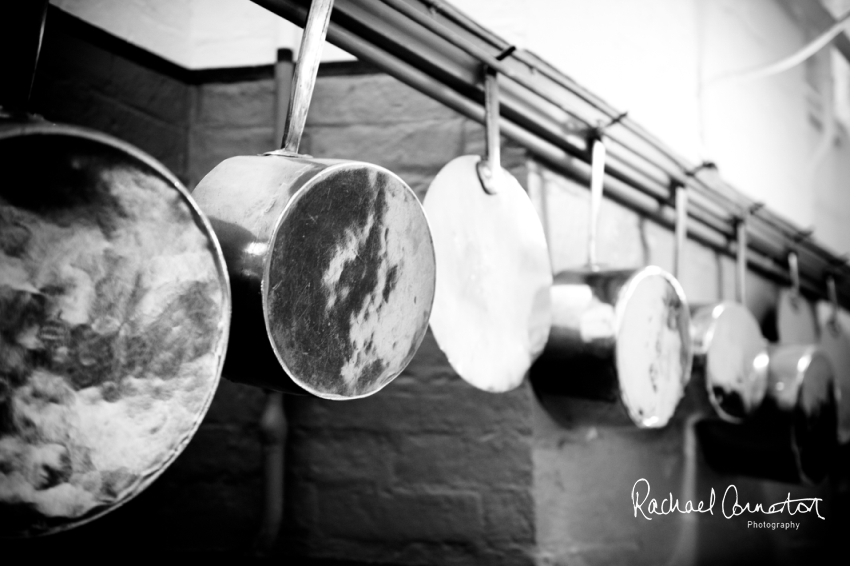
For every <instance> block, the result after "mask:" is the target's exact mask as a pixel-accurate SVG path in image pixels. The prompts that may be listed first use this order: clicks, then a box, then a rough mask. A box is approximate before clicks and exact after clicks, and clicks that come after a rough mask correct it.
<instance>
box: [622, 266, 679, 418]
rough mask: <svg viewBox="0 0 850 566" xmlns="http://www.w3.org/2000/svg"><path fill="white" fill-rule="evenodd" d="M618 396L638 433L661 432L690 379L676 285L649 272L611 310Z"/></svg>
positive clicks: (655, 269) (645, 270)
mask: <svg viewBox="0 0 850 566" xmlns="http://www.w3.org/2000/svg"><path fill="white" fill-rule="evenodd" d="M615 311H616V319H617V342H616V353H615V356H616V367H617V376H618V379H619V383H620V395H621V398H622V401H623V403H624V405H625V406H626V410H627V411H628V413H629V416H630V417H631V419H632V421H634V423H635V424H637V425H638V426H639V427H642V428H660V427H663V426H665V425H666V424H667V423H668V421H669V420H670V418H671V417H672V416H673V414H674V412H675V411H676V406H677V405H678V404H679V401H680V400H681V398H682V395H683V394H684V389H685V386H686V385H687V382H688V379H689V377H690V373H691V362H692V359H693V354H692V347H691V340H690V314H689V312H688V307H687V303H686V301H685V294H684V291H683V290H682V287H681V285H679V282H678V281H677V280H676V279H675V278H674V277H673V276H672V275H670V274H669V273H667V272H666V271H664V270H662V269H661V268H658V267H655V266H649V267H645V268H643V269H640V270H638V271H636V272H635V274H634V275H633V276H632V277H631V278H630V279H629V281H628V282H627V283H626V284H625V285H624V286H623V287H622V289H621V290H620V292H619V296H618V298H617V305H616V308H615Z"/></svg>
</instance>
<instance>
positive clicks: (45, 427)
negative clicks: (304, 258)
mask: <svg viewBox="0 0 850 566" xmlns="http://www.w3.org/2000/svg"><path fill="white" fill-rule="evenodd" d="M11 131H12V132H13V134H12V135H7V134H8V133H9V130H7V132H5V133H0V163H2V168H3V171H4V173H5V174H6V175H7V180H8V179H16V180H18V181H17V182H8V181H7V182H6V183H4V184H3V188H2V189H0V312H2V316H0V517H2V520H1V521H0V535H2V536H28V535H40V534H46V533H50V532H55V531H60V530H64V529H68V528H71V527H73V526H76V525H79V524H82V523H85V522H87V521H90V520H92V519H94V518H95V517H98V516H100V515H102V514H104V513H106V512H108V511H110V510H112V509H115V508H116V507H118V506H119V505H121V504H123V503H125V502H126V501H128V500H129V499H130V498H132V497H133V496H135V495H137V494H138V493H140V492H141V491H142V490H143V489H144V488H145V487H147V486H148V485H150V484H151V483H152V482H153V481H154V480H155V479H156V478H157V477H158V476H159V475H160V474H161V473H162V472H163V471H164V470H165V469H166V468H167V467H168V465H169V464H170V463H171V462H172V461H174V459H175V458H176V457H177V456H178V455H179V454H180V453H181V452H182V451H183V449H184V448H185V447H186V445H187V444H188V442H189V440H190V439H191V437H192V436H193V434H194V432H195V430H196V429H197V427H198V426H199V424H200V422H201V420H202V419H203V417H204V415H205V414H206V411H207V408H208V407H209V404H210V402H211V400H212V397H213V394H214V392H215V390H216V387H217V385H218V381H219V375H220V372H221V367H222V362H223V358H224V352H225V350H226V346H227V338H228V332H229V324H230V289H229V285H228V280H227V277H226V274H225V270H224V260H223V258H222V255H221V251H220V249H219V247H218V243H217V241H216V239H215V237H214V236H213V234H212V231H211V229H210V227H209V226H208V224H207V222H206V220H205V219H204V217H203V216H202V215H201V214H200V213H199V211H198V210H197V209H196V207H195V204H194V202H193V201H192V199H191V198H190V197H189V195H188V193H187V192H186V190H185V189H184V188H183V187H182V186H181V185H180V183H179V181H177V179H176V178H174V177H173V175H171V173H169V172H168V171H167V170H166V169H165V168H164V167H163V166H162V165H160V164H159V163H157V162H156V161H155V160H153V159H152V158H151V157H149V156H147V155H146V154H144V153H142V152H140V151H138V150H137V149H135V148H133V147H132V146H130V145H128V144H125V143H123V142H120V141H118V140H115V139H114V138H111V137H109V136H106V135H103V134H99V133H97V132H92V131H89V130H84V129H81V128H72V127H66V126H54V125H38V124H36V125H29V126H27V125H25V126H20V125H19V126H16V127H14V128H13V129H12V130H11Z"/></svg>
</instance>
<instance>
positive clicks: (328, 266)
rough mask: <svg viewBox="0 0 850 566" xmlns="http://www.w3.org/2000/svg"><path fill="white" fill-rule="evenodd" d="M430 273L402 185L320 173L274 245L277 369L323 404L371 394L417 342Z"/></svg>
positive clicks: (422, 228) (386, 177) (413, 207)
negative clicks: (333, 400) (327, 400)
mask: <svg viewBox="0 0 850 566" xmlns="http://www.w3.org/2000/svg"><path fill="white" fill-rule="evenodd" d="M434 269H435V266H434V248H433V245H432V243H431V235H430V232H429V229H428V221H427V220H426V218H425V213H424V212H423V210H422V206H421V205H420V204H419V201H418V200H417V199H416V195H415V194H413V191H411V190H410V187H408V186H407V185H406V184H405V183H404V181H402V180H401V179H399V178H398V177H397V176H396V175H394V174H392V173H391V172H389V171H387V170H386V169H383V168H381V167H378V166H376V165H370V164H367V163H358V162H340V163H338V164H335V165H331V166H330V167H328V168H326V169H324V170H322V172H321V173H319V174H318V175H316V176H315V177H313V178H312V179H311V180H310V181H308V182H307V183H306V184H305V185H304V186H303V187H302V188H301V189H300V190H299V191H298V192H297V193H296V194H295V195H294V196H293V197H292V199H291V200H290V202H289V203H288V204H287V207H286V209H285V211H284V213H283V215H282V217H281V220H280V222H279V224H278V226H277V228H276V230H275V233H274V235H273V236H272V243H271V257H270V260H269V261H268V263H267V265H266V271H265V275H264V280H263V304H264V310H265V313H266V326H267V330H268V333H269V336H270V338H271V342H272V346H273V348H274V350H275V353H276V355H277V357H278V360H279V361H280V363H281V365H282V366H283V368H284V369H285V370H286V372H287V373H288V374H289V376H290V377H291V378H292V379H293V381H295V382H296V383H297V384H298V385H300V386H301V387H303V388H304V389H306V390H307V391H309V392H310V393H313V394H314V395H318V396H319V397H323V398H325V399H354V398H358V397H364V396H367V395H371V394H373V393H375V392H376V391H379V390H380V389H381V388H382V387H384V386H385V385H386V384H387V383H389V382H390V381H392V380H393V379H394V378H395V377H396V376H397V375H398V374H399V373H401V371H402V370H403V369H404V368H405V367H406V366H407V364H408V362H410V360H411V358H413V355H414V354H415V353H416V350H417V349H418V348H419V344H420V343H421V342H422V339H423V338H424V336H425V331H426V330H427V328H428V317H429V314H430V312H431V304H432V302H433V298H434Z"/></svg>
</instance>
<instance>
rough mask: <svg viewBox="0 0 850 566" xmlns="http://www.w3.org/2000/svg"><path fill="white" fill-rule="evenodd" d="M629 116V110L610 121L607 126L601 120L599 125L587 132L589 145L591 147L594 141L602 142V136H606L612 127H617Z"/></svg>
mask: <svg viewBox="0 0 850 566" xmlns="http://www.w3.org/2000/svg"><path fill="white" fill-rule="evenodd" d="M628 115H629V112H628V110H627V111H625V112H623V113H622V114H618V115H617V116H614V117H613V118H611V120H609V121H608V123H607V124H603V123H602V121H601V120H600V121H599V122H597V124H596V125H595V126H592V127H590V128H589V129H588V130H587V137H588V139H589V142H588V145H590V144H591V143H592V142H593V141H594V140H601V139H602V136H603V135H605V130H607V129H608V128H610V127H611V126H615V125H617V124H619V123H620V122H622V121H623V120H624V119H625V118H626V116H628Z"/></svg>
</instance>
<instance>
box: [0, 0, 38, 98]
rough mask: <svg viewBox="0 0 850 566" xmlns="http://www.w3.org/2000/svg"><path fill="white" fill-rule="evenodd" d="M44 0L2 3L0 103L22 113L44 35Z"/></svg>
mask: <svg viewBox="0 0 850 566" xmlns="http://www.w3.org/2000/svg"><path fill="white" fill-rule="evenodd" d="M47 4H48V1H47V0H15V1H12V2H7V3H5V4H4V6H3V8H4V12H5V13H4V15H3V19H2V22H3V24H2V25H0V49H2V51H0V52H2V53H3V55H2V57H3V59H2V62H0V72H2V73H3V80H2V81H0V105H2V106H3V108H4V110H6V111H7V112H10V113H21V114H25V113H26V111H27V106H28V105H29V98H30V91H31V90H32V83H33V80H34V78H35V69H36V64H37V63H38V56H39V53H40V52H41V39H42V37H43V36H44V20H45V19H46V17H47Z"/></svg>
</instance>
